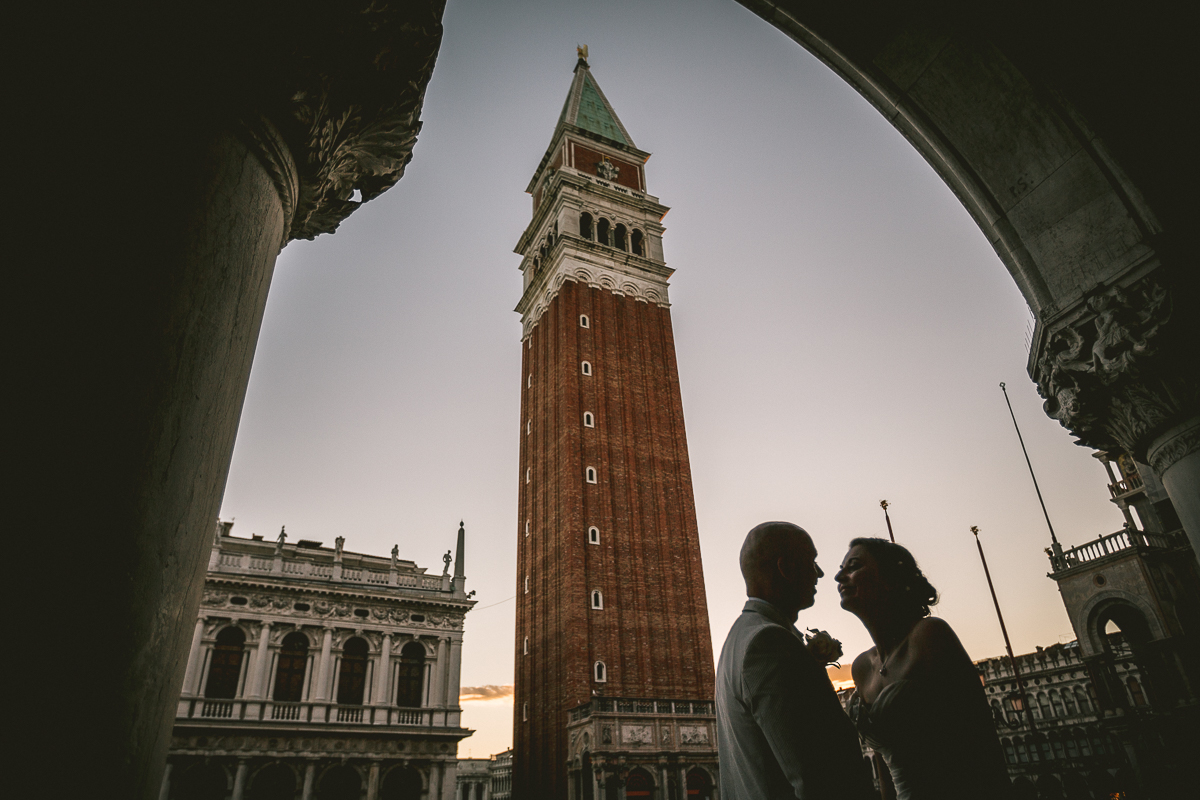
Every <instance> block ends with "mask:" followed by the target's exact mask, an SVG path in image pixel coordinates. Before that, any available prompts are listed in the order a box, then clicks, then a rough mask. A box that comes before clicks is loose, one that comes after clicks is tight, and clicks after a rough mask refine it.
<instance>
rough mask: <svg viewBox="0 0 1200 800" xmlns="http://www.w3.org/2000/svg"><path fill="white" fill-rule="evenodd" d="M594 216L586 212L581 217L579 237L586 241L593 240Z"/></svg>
mask: <svg viewBox="0 0 1200 800" xmlns="http://www.w3.org/2000/svg"><path fill="white" fill-rule="evenodd" d="M592 226H593V223H592V215H591V214H589V213H587V212H586V211H585V212H583V213H582V214H580V215H579V235H580V236H582V237H583V238H584V239H591V238H593V232H594V230H593V227H592Z"/></svg>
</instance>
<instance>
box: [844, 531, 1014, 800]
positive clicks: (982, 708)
mask: <svg viewBox="0 0 1200 800" xmlns="http://www.w3.org/2000/svg"><path fill="white" fill-rule="evenodd" d="M834 580H835V581H837V584H838V593H839V594H840V595H841V598H842V608H844V609H846V610H847V611H849V612H851V613H852V614H854V615H855V616H857V617H858V618H859V620H861V621H862V623H863V625H864V626H865V627H866V629H867V632H868V633H870V635H871V640H872V641H874V642H875V647H872V648H871V649H870V650H868V651H866V652H865V653H862V654H861V655H859V656H858V658H856V659H854V666H853V667H852V672H853V676H854V685H855V694H854V696H853V697H852V698H851V700H850V704H849V708H848V710H849V712H850V716H851V718H852V719H854V723H855V725H856V726H857V727H858V731H859V734H860V735H861V736H862V737H863V739H864V740H866V742H867V743H868V744H869V745H871V746H872V747H874V748H875V750H876V751H877V752H879V753H880V754H881V755H883V758H884V760H885V761H886V762H887V765H888V769H889V770H890V771H891V774H892V780H893V782H894V783H895V785H896V792H897V796H898V800H951V798H953V799H954V800H959V798H962V799H963V800H966V799H967V798H970V800H997V799H998V798H1007V797H1008V796H1009V785H1010V784H1009V780H1008V775H1007V770H1006V768H1005V764H1004V757H1003V755H1002V754H1001V751H1000V743H999V741H998V740H997V739H996V733H995V729H994V728H993V723H992V716H991V711H990V709H989V708H988V704H987V700H986V698H985V697H984V693H983V686H982V684H981V683H980V680H979V674H978V673H977V672H976V671H975V667H974V665H973V664H972V663H971V659H970V657H969V656H968V655H967V652H966V650H964V649H963V646H962V644H961V643H960V642H959V641H958V637H957V636H956V635H955V634H954V630H953V629H951V627H950V626H949V625H947V624H946V623H945V622H943V621H942V620H940V619H936V618H933V617H930V616H929V606H931V605H933V604H934V603H936V602H937V600H938V594H937V590H935V589H934V588H933V586H932V585H931V584H930V583H929V581H928V580H926V578H925V576H924V575H923V574H922V573H921V570H920V568H919V567H917V562H916V560H915V559H913V557H912V554H911V553H909V552H908V550H906V549H904V548H903V547H901V546H900V545H898V544H893V543H891V542H888V541H886V540H884V539H854V540H853V541H851V542H850V551H849V552H848V553H846V557H845V558H844V559H843V560H842V566H841V569H840V570H838V573H837V575H835V576H834Z"/></svg>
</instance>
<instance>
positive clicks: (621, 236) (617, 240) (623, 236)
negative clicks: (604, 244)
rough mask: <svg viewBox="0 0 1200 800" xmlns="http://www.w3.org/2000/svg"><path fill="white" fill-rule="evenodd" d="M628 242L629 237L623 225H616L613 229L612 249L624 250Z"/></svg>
mask: <svg viewBox="0 0 1200 800" xmlns="http://www.w3.org/2000/svg"><path fill="white" fill-rule="evenodd" d="M628 241H629V236H628V233H627V229H626V227H625V226H624V225H617V227H615V228H613V247H615V248H617V249H618V250H625V249H627V248H628V246H629V245H628Z"/></svg>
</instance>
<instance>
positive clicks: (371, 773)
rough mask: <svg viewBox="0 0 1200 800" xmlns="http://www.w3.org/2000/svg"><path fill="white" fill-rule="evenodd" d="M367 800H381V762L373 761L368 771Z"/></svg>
mask: <svg viewBox="0 0 1200 800" xmlns="http://www.w3.org/2000/svg"><path fill="white" fill-rule="evenodd" d="M367 800H379V762H378V761H372V762H371V768H370V769H369V770H368V771H367Z"/></svg>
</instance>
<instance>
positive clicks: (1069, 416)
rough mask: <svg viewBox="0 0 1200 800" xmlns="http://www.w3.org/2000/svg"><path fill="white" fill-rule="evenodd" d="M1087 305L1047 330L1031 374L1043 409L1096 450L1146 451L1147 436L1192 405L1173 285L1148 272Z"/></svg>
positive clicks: (1192, 384) (1190, 372)
mask: <svg viewBox="0 0 1200 800" xmlns="http://www.w3.org/2000/svg"><path fill="white" fill-rule="evenodd" d="M1086 307H1087V310H1088V312H1089V313H1086V314H1084V315H1083V316H1082V317H1080V318H1077V319H1075V320H1073V321H1072V322H1070V323H1068V324H1066V325H1063V326H1062V327H1059V328H1057V329H1054V330H1052V331H1051V332H1050V334H1049V336H1048V337H1047V338H1046V343H1045V345H1044V347H1043V350H1042V352H1041V354H1040V355H1039V356H1038V358H1037V361H1036V364H1037V366H1036V368H1035V370H1034V375H1033V377H1034V379H1035V380H1036V381H1037V386H1038V392H1039V393H1040V394H1041V395H1042V397H1044V398H1046V402H1045V410H1046V413H1047V414H1048V415H1050V416H1051V417H1053V418H1054V419H1057V420H1058V421H1059V422H1060V423H1061V424H1062V425H1063V427H1065V428H1067V429H1068V430H1069V431H1071V433H1073V434H1074V435H1075V436H1076V437H1077V438H1078V440H1079V443H1080V444H1082V445H1084V446H1087V447H1093V448H1096V449H1098V450H1124V451H1126V452H1129V453H1132V454H1133V455H1134V456H1135V457H1136V458H1138V459H1139V460H1143V461H1144V460H1145V459H1146V448H1147V446H1148V445H1149V443H1150V441H1151V439H1153V438H1154V437H1155V436H1157V435H1159V434H1161V433H1162V432H1163V431H1164V430H1166V429H1167V428H1168V427H1170V426H1171V425H1173V424H1177V423H1179V422H1181V421H1183V420H1185V419H1187V418H1188V417H1189V416H1192V415H1194V414H1195V413H1196V412H1197V405H1198V403H1197V380H1196V375H1197V371H1196V370H1195V368H1194V367H1192V366H1189V365H1188V364H1186V363H1184V361H1183V360H1182V358H1181V357H1182V356H1183V353H1184V352H1186V349H1187V348H1186V346H1182V345H1183V344H1184V343H1183V342H1182V341H1181V340H1182V339H1183V338H1185V337H1184V336H1182V335H1181V331H1180V330H1179V329H1180V328H1184V327H1186V326H1184V325H1180V324H1179V323H1178V321H1177V320H1173V319H1172V294H1171V292H1170V291H1169V290H1168V289H1167V288H1166V287H1164V286H1163V285H1161V284H1160V283H1158V282H1157V281H1155V280H1152V279H1150V278H1143V279H1142V280H1140V281H1138V282H1137V283H1134V284H1132V285H1130V286H1127V287H1117V286H1112V287H1109V288H1108V289H1106V290H1104V291H1103V292H1101V293H1099V294H1097V295H1094V296H1092V297H1090V298H1088V299H1087V301H1086Z"/></svg>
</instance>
